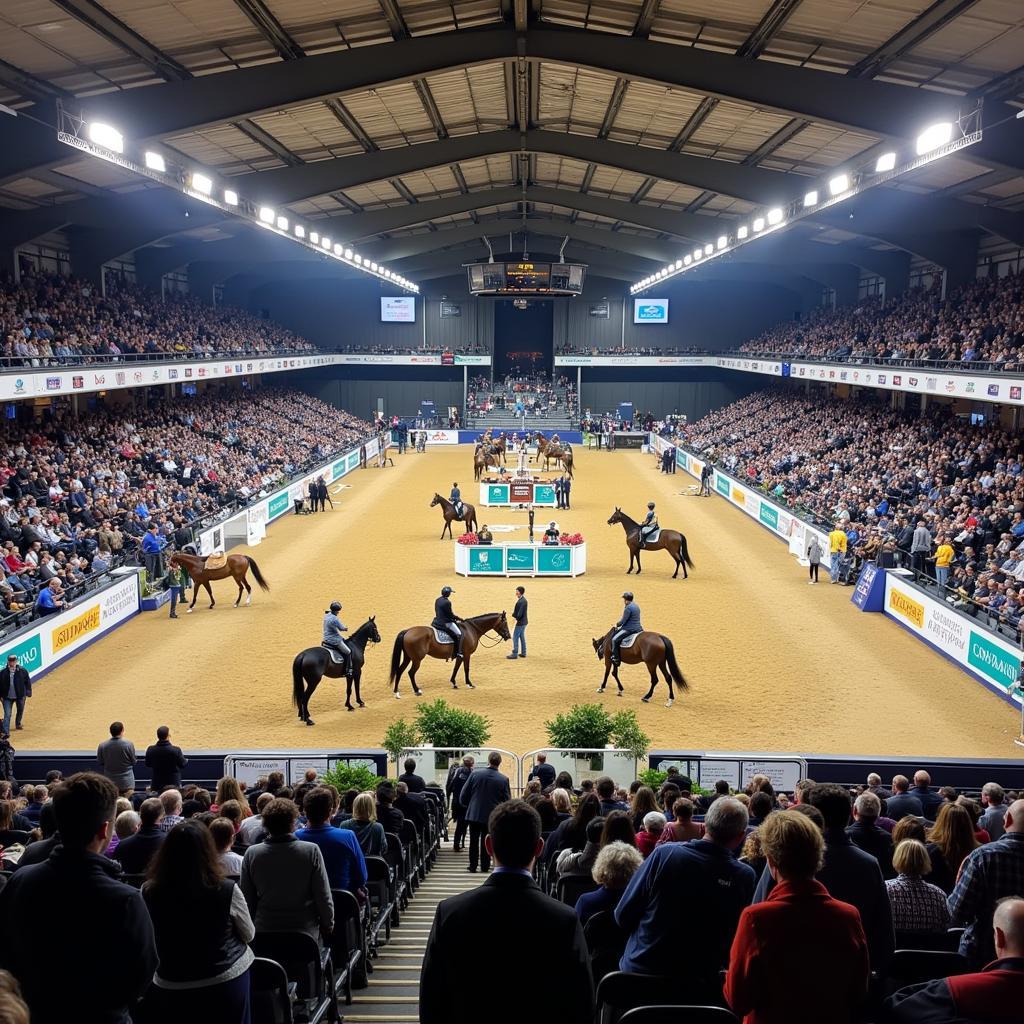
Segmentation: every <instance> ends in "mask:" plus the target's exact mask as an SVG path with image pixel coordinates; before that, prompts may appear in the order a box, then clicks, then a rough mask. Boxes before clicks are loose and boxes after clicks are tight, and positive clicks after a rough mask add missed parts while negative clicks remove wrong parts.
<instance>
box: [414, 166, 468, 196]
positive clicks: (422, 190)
mask: <svg viewBox="0 0 1024 1024" xmlns="http://www.w3.org/2000/svg"><path fill="white" fill-rule="evenodd" d="M401 181H402V184H403V185H405V187H406V188H407V189H408V190H409V191H410V192H411V193H412V194H413V195H414V196H416V197H417V198H431V197H434V196H443V195H455V194H456V193H457V192H458V191H459V183H458V182H457V181H456V180H455V175H454V174H453V173H452V169H451V168H450V167H432V168H430V169H429V170H425V171H417V172H416V173H415V174H403V175H402V178H401Z"/></svg>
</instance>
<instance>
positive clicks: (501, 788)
mask: <svg viewBox="0 0 1024 1024" xmlns="http://www.w3.org/2000/svg"><path fill="white" fill-rule="evenodd" d="M500 765H501V754H499V753H498V752H497V751H496V750H492V751H491V753H489V754H488V755H487V767H486V768H477V770H476V771H475V772H473V774H472V775H470V777H469V778H468V779H467V780H466V784H465V785H464V786H463V787H462V792H461V793H460V794H459V800H460V801H461V803H462V806H463V807H465V808H466V821H468V822H469V870H470V871H476V869H477V864H478V863H479V865H480V868H481V869H482V870H483V871H490V869H491V855H490V851H489V850H488V849H487V844H486V842H485V840H486V838H487V821H488V819H489V818H490V816H491V812H492V811H493V810H494V809H495V808H496V807H497V806H498V804H501V803H504V802H505V801H506V800H510V799H511V798H512V791H511V789H510V787H509V784H508V777H507V776H505V775H502V774H501V772H499V771H498V768H499V767H500Z"/></svg>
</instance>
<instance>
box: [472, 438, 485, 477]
mask: <svg viewBox="0 0 1024 1024" xmlns="http://www.w3.org/2000/svg"><path fill="white" fill-rule="evenodd" d="M488 464H489V460H488V458H487V449H486V448H485V447H484V446H483V445H482V444H478V445H477V446H476V450H475V451H474V452H473V479H474V480H476V481H478V482H479V480H480V477H482V476H483V475H484V470H485V469H487V466H488Z"/></svg>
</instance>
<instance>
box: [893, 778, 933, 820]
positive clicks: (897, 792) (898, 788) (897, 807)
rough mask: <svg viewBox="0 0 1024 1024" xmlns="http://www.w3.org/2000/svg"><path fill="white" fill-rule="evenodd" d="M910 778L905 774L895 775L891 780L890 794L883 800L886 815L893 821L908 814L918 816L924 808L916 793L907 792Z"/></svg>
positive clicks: (922, 812)
mask: <svg viewBox="0 0 1024 1024" xmlns="http://www.w3.org/2000/svg"><path fill="white" fill-rule="evenodd" d="M909 788H910V780H909V779H907V777H906V776H905V775H897V776H896V777H895V778H894V779H893V780H892V796H890V797H889V799H888V800H886V801H885V813H886V817H889V818H892V820H893V821H899V820H900V818H905V817H906V816H907V815H908V814H911V815H913V816H914V817H915V818H920V817H921V816H922V815H923V814H924V808H923V807H922V806H921V801H920V800H919V799H918V797H917V794H916V793H909V792H908V790H909Z"/></svg>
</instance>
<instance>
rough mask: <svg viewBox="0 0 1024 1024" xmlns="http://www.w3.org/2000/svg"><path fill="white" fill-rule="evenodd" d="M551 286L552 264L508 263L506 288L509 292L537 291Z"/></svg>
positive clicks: (506, 266) (506, 265) (506, 267)
mask: <svg viewBox="0 0 1024 1024" xmlns="http://www.w3.org/2000/svg"><path fill="white" fill-rule="evenodd" d="M550 284H551V264H550V263H506V264H505V287H506V289H508V290H509V291H530V292H532V291H536V290H537V289H538V288H547V287H549V286H550Z"/></svg>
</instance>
